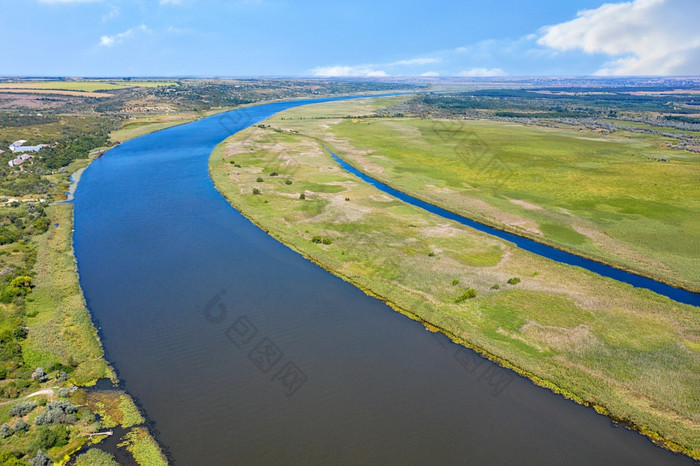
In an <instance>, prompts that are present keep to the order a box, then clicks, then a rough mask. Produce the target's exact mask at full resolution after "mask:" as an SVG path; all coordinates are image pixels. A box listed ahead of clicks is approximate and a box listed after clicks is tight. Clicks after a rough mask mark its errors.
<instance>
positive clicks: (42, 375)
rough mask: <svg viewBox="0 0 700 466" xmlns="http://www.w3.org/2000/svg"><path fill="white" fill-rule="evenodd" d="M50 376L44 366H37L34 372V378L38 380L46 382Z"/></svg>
mask: <svg viewBox="0 0 700 466" xmlns="http://www.w3.org/2000/svg"><path fill="white" fill-rule="evenodd" d="M48 378H49V376H48V375H47V374H46V372H44V368H43V367H37V368H36V370H35V371H34V372H32V380H38V381H40V382H45V381H46V379H48Z"/></svg>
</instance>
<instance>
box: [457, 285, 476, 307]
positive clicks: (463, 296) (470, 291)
mask: <svg viewBox="0 0 700 466" xmlns="http://www.w3.org/2000/svg"><path fill="white" fill-rule="evenodd" d="M472 298H476V290H475V289H474V288H469V289H468V290H467V291H465V292H464V293H462V294H461V295H460V296H459V297H458V298H457V299H455V303H458V304H459V303H461V302H462V301H466V300H467V299H472Z"/></svg>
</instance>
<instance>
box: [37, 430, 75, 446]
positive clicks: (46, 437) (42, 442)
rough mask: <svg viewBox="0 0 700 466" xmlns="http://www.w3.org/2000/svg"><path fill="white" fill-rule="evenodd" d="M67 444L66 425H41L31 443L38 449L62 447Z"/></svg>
mask: <svg viewBox="0 0 700 466" xmlns="http://www.w3.org/2000/svg"><path fill="white" fill-rule="evenodd" d="M67 444H68V427H66V426H53V427H47V426H44V427H41V428H40V429H39V433H38V434H37V436H36V439H34V442H32V445H33V446H35V447H38V448H39V449H43V450H48V449H49V448H53V447H63V446H65V445H67Z"/></svg>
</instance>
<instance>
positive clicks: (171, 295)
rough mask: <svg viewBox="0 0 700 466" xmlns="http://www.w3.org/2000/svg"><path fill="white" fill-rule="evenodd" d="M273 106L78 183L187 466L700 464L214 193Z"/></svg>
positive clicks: (136, 363)
mask: <svg viewBox="0 0 700 466" xmlns="http://www.w3.org/2000/svg"><path fill="white" fill-rule="evenodd" d="M305 103H309V102H302V101H298V102H288V103H278V104H268V105H260V106H256V107H251V108H248V109H245V110H239V111H234V112H229V113H227V114H221V115H216V116H213V117H210V118H207V119H204V120H200V121H196V122H193V123H190V124H187V125H182V126H178V127H174V128H170V129H167V130H163V131H160V132H157V133H153V134H150V135H147V136H143V137H140V138H137V139H134V140H131V141H128V142H126V143H124V144H122V145H120V146H119V147H117V148H115V149H113V150H111V151H109V152H107V153H106V154H105V155H104V156H103V157H101V158H99V159H97V160H95V162H93V163H92V164H91V165H90V167H89V168H88V169H87V170H86V171H85V172H84V173H83V176H82V179H81V181H80V184H79V185H78V189H77V190H76V193H75V234H74V248H75V253H76V257H77V260H78V266H79V271H80V277H81V285H82V288H83V291H84V293H85V297H86V299H87V303H88V306H89V308H90V311H91V312H92V315H93V317H94V319H95V320H96V322H97V324H98V325H99V328H100V334H101V337H102V339H103V343H104V346H105V350H106V356H107V358H108V359H109V360H110V361H111V362H112V363H113V364H114V366H115V367H116V369H117V371H118V373H119V376H120V378H121V379H122V381H123V383H124V386H125V388H126V389H127V390H128V391H129V392H130V393H131V394H132V395H133V396H134V397H135V398H136V399H137V400H138V402H140V404H141V406H143V408H144V409H145V411H146V413H147V415H148V416H149V418H150V420H151V421H152V422H153V423H154V425H155V429H156V430H157V437H158V440H159V441H160V442H162V444H163V445H164V446H165V447H166V448H167V451H168V452H169V454H170V455H171V458H172V460H173V462H174V463H175V464H182V465H190V464H211V465H215V464H329V463H334V464H357V463H363V464H367V463H370V464H375V463H391V464H465V463H469V464H471V463H479V464H538V463H539V464H653V465H660V464H692V461H690V460H689V459H688V458H687V457H683V456H680V455H675V454H672V453H670V452H668V451H665V450H663V449H661V448H658V447H656V446H655V445H653V444H652V443H651V442H650V441H648V440H647V439H646V438H644V437H643V436H641V435H639V434H637V433H635V432H632V431H629V430H627V429H625V428H624V427H620V426H616V425H614V424H613V423H611V422H610V421H609V420H608V419H607V418H605V417H603V416H600V415H598V414H596V413H595V412H594V411H593V410H591V409H587V408H584V407H581V406H578V405H575V404H574V403H571V402H569V401H566V400H564V399H563V398H562V397H560V396H557V395H554V394H552V393H551V392H549V391H547V390H544V389H541V388H537V387H535V386H534V385H533V384H532V383H530V382H529V381H528V380H525V379H523V378H520V377H518V376H516V375H514V374H513V373H511V372H510V371H507V370H504V369H502V368H500V367H498V366H496V365H494V364H492V363H490V362H488V361H486V360H484V359H482V358H480V357H478V356H477V355H476V354H474V353H473V352H471V351H469V350H467V349H464V348H462V347H459V346H457V345H454V344H453V343H451V342H450V341H449V340H447V338H445V337H443V336H441V335H437V334H433V333H430V332H428V331H426V330H425V329H424V328H423V327H422V326H421V325H419V324H418V323H416V322H413V321H411V320H409V319H407V318H405V317H403V316H402V315H400V314H398V313H396V312H394V311H393V310H391V309H390V308H389V307H387V306H386V305H385V304H383V303H381V302H379V301H377V300H375V299H373V298H370V297H368V296H366V295H364V294H363V293H362V292H360V291H359V290H357V289H356V288H354V287H353V286H351V285H349V284H347V283H345V282H343V281H342V280H340V279H338V278H336V277H334V276H332V275H331V274H329V273H327V272H326V271H324V270H323V269H321V268H319V267H317V266H315V265H314V264H312V263H310V262H308V261H307V260H305V259H303V258H302V257H301V256H299V255H298V254H296V253H295V252H293V251H291V250H290V249H288V248H287V247H285V246H283V245H282V244H280V243H278V242H277V241H275V240H274V239H272V238H271V237H269V236H268V235H266V234H265V233H264V232H263V231H261V230H260V229H258V228H257V227H255V226H254V225H252V224H251V223H250V222H249V221H248V220H247V219H245V218H244V217H243V216H241V215H240V214H239V213H238V212H237V211H236V210H235V209H233V208H232V207H231V206H230V205H229V204H228V203H227V202H226V200H225V199H224V198H223V197H222V196H221V195H220V194H219V193H218V191H217V190H216V189H215V188H214V186H213V184H212V182H211V179H210V177H209V174H208V171H207V170H208V158H209V154H210V153H211V151H212V150H213V149H214V147H215V146H216V145H217V144H218V143H219V142H221V141H222V140H224V139H225V138H226V137H228V136H229V135H231V134H232V133H234V132H236V131H239V130H241V129H244V128H245V127H248V126H250V125H252V124H255V123H257V122H259V121H262V120H264V119H266V118H268V117H270V116H271V115H273V114H275V113H277V112H279V111H282V110H284V109H287V108H291V107H294V106H297V105H303V104H305Z"/></svg>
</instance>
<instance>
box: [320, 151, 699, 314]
mask: <svg viewBox="0 0 700 466" xmlns="http://www.w3.org/2000/svg"><path fill="white" fill-rule="evenodd" d="M328 153H329V154H331V156H332V157H333V158H334V159H335V160H336V161H337V162H338V163H339V164H340V166H341V167H343V168H344V169H345V170H347V171H349V172H350V173H352V174H353V175H355V176H357V177H359V178H360V179H362V180H363V181H366V182H368V183H370V184H371V185H372V186H374V187H375V188H377V189H380V190H382V191H384V192H385V193H387V194H391V195H392V196H394V197H396V198H398V199H401V200H402V201H404V202H406V203H408V204H411V205H414V206H417V207H420V208H421V209H425V210H427V211H428V212H431V213H433V214H436V215H439V216H441V217H443V218H446V219H449V220H454V221H456V222H459V223H461V224H462V225H467V226H469V227H471V228H474V229H476V230H479V231H483V232H485V233H488V234H490V235H493V236H496V237H498V238H501V239H504V240H507V241H510V242H511V243H514V244H515V245H516V246H518V247H519V248H521V249H524V250H526V251H530V252H533V253H535V254H537V255H539V256H543V257H546V258H548V259H551V260H554V261H557V262H561V263H563V264H568V265H575V266H577V267H581V268H584V269H587V270H590V271H591V272H595V273H597V274H598V275H602V276H604V277H609V278H614V279H615V280H618V281H621V282H623V283H627V284H630V285H632V286H636V287H639V288H646V289H648V290H651V291H654V292H655V293H658V294H660V295H663V296H666V297H669V298H671V299H673V300H674V301H678V302H681V303H685V304H692V305H694V306H700V294H698V293H693V292H692V291H688V290H684V289H681V288H676V287H673V286H670V285H667V284H665V283H661V282H657V281H656V280H652V279H651V278H647V277H643V276H641V275H637V274H635V273H630V272H626V271H624V270H620V269H617V268H615V267H611V266H609V265H607V264H603V263H601V262H597V261H594V260H590V259H586V258H584V257H581V256H577V255H575V254H571V253H568V252H565V251H562V250H560V249H556V248H553V247H551V246H547V245H546V244H542V243H538V242H537V241H533V240H531V239H529V238H525V237H522V236H518V235H514V234H513V233H508V232H506V231H503V230H498V229H496V228H493V227H490V226H488V225H486V224H483V223H480V222H477V221H476V220H472V219H470V218H467V217H463V216H461V215H459V214H456V213H454V212H450V211H449V210H446V209H443V208H440V207H437V206H435V205H433V204H430V203H428V202H425V201H422V200H420V199H418V198H416V197H413V196H410V195H408V194H406V193H404V192H401V191H399V190H397V189H394V188H392V187H391V186H388V185H386V184H384V183H382V182H381V181H378V180H376V179H374V178H372V177H371V176H368V175H366V174H364V173H362V172H361V171H359V170H358V169H356V168H355V167H353V166H352V165H350V164H349V163H347V162H346V161H344V160H343V159H341V158H340V157H338V156H337V155H336V154H334V153H333V152H330V151H328Z"/></svg>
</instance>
